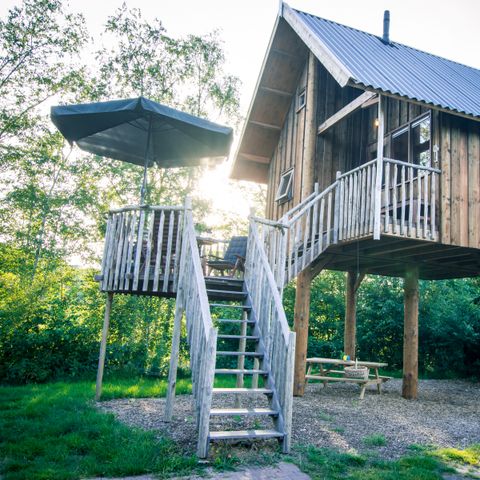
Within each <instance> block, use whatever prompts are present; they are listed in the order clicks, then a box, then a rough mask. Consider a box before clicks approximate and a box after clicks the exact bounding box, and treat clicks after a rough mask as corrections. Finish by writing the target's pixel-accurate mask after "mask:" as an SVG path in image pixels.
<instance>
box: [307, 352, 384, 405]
mask: <svg viewBox="0 0 480 480" xmlns="http://www.w3.org/2000/svg"><path fill="white" fill-rule="evenodd" d="M317 365H318V367H319V370H320V371H319V372H318V373H312V370H313V367H314V366H317ZM354 365H355V362H354V361H353V360H339V359H336V358H307V375H306V376H305V378H306V383H308V381H309V380H320V381H322V382H323V386H324V387H326V386H327V384H328V383H329V382H347V383H356V384H358V385H359V386H360V399H363V397H364V396H365V389H366V388H367V386H368V385H376V386H377V391H378V394H379V395H380V394H381V393H382V384H383V383H384V382H387V381H388V380H390V379H391V378H392V377H386V376H384V375H380V374H379V373H378V369H379V368H383V367H387V366H388V363H380V362H363V361H358V362H357V365H358V366H359V367H367V368H369V369H371V370H373V373H369V375H368V379H363V378H349V377H346V376H345V371H344V370H343V369H341V367H348V366H354Z"/></svg>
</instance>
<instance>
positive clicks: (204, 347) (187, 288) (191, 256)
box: [177, 199, 217, 458]
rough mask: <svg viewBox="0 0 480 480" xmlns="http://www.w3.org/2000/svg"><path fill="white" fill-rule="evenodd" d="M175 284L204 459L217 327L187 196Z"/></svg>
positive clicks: (198, 449) (207, 436) (199, 441)
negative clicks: (184, 320)
mask: <svg viewBox="0 0 480 480" xmlns="http://www.w3.org/2000/svg"><path fill="white" fill-rule="evenodd" d="M179 283H180V288H179V294H178V296H177V302H181V305H182V308H183V310H184V312H185V318H186V325H187V340H188V343H189V345H190V370H191V374H192V395H193V398H194V403H195V414H196V420H197V430H198V443H197V454H198V456H199V457H200V458H205V457H206V455H207V453H208V442H209V420H210V408H211V404H212V393H213V380H214V375H215V360H216V352H217V330H216V329H215V328H214V326H213V322H212V317H211V315H210V306H209V303H208V296H207V289H206V285H205V279H204V276H203V270H202V265H201V261H200V254H199V250H198V245H197V239H196V234H195V228H194V223H193V216H192V210H191V205H190V201H189V199H187V201H186V202H185V215H184V229H183V242H182V254H181V265H180V280H179Z"/></svg>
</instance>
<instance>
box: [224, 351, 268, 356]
mask: <svg viewBox="0 0 480 480" xmlns="http://www.w3.org/2000/svg"><path fill="white" fill-rule="evenodd" d="M217 355H225V356H228V357H239V356H242V357H243V356H244V355H245V356H246V357H263V356H264V354H263V353H262V352H224V351H220V352H219V351H218V350H217Z"/></svg>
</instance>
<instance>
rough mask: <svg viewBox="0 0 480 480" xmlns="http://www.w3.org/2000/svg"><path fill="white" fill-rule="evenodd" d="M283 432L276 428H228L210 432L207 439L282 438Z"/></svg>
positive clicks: (213, 440)
mask: <svg viewBox="0 0 480 480" xmlns="http://www.w3.org/2000/svg"><path fill="white" fill-rule="evenodd" d="M283 437H284V434H283V433H281V432H277V430H237V431H234V430H230V431H228V430H227V431H223V432H210V435H209V439H210V441H212V442H215V441H216V440H243V439H245V440H250V439H255V438H259V439H260V438H283Z"/></svg>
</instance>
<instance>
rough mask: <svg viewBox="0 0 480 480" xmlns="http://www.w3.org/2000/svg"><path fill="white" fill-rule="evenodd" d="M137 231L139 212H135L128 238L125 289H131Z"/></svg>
mask: <svg viewBox="0 0 480 480" xmlns="http://www.w3.org/2000/svg"><path fill="white" fill-rule="evenodd" d="M136 232H137V212H133V215H132V224H131V229H130V235H129V240H128V253H127V261H126V265H125V290H129V289H130V277H131V273H132V272H131V270H132V260H133V251H134V246H135V238H136V236H137V235H136Z"/></svg>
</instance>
